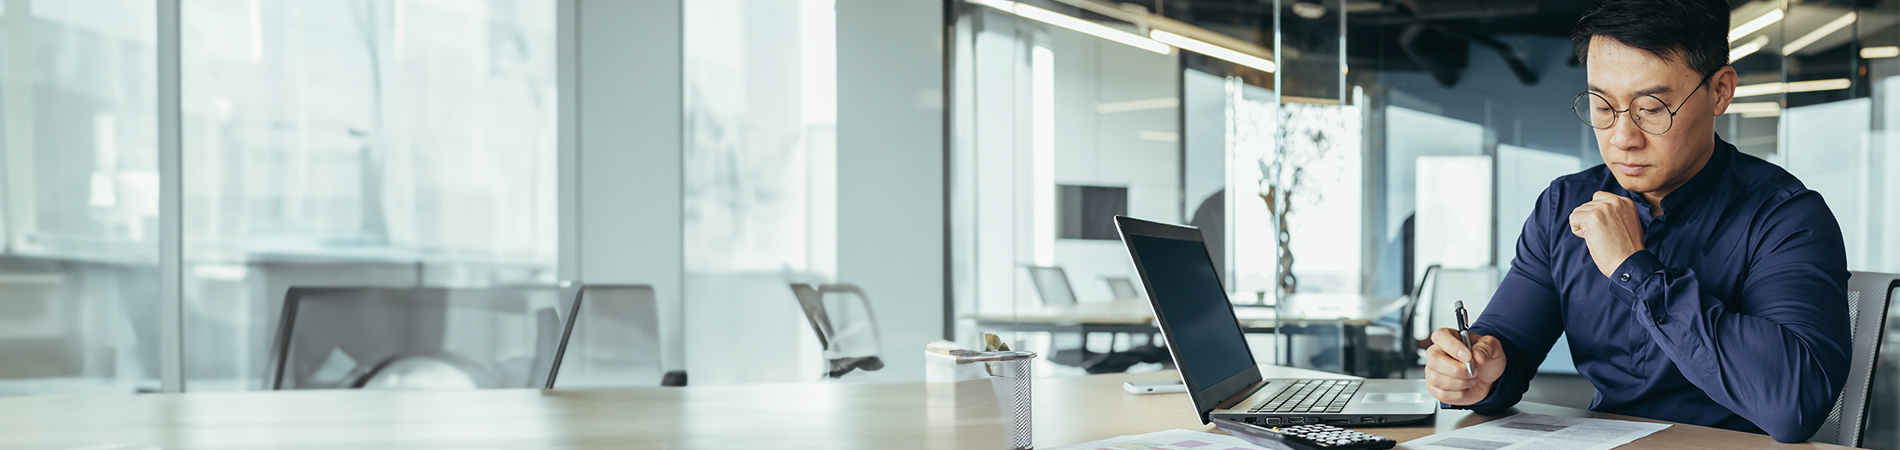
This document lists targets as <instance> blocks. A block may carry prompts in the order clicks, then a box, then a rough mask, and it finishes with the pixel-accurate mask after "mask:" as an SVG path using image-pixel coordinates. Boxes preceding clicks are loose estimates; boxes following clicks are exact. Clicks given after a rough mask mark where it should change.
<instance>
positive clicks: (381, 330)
mask: <svg viewBox="0 0 1900 450" xmlns="http://www.w3.org/2000/svg"><path fill="white" fill-rule="evenodd" d="M579 306H580V298H579V295H578V292H577V289H575V288H573V287H565V286H561V287H557V286H536V287H497V288H422V287H412V288H394V287H391V288H384V287H292V288H290V290H289V291H288V292H287V293H286V294H285V295H284V306H283V316H282V317H283V318H282V320H281V321H280V322H279V323H278V329H277V333H276V338H275V339H274V343H273V345H272V347H271V358H270V366H269V367H268V368H267V369H266V377H267V378H266V380H267V381H268V383H269V386H270V388H271V389H360V388H371V389H489V388H541V389H551V388H553V387H554V379H555V375H556V372H557V369H556V368H557V366H558V365H559V364H560V357H561V350H562V347H563V341H564V339H565V338H566V337H567V336H568V334H569V331H570V330H572V327H573V324H574V320H573V318H574V316H575V313H576V312H577V311H579Z"/></svg>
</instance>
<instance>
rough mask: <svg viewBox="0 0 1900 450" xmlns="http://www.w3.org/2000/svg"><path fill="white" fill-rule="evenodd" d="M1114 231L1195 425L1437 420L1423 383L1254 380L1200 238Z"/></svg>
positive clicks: (1119, 226)
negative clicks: (1144, 295)
mask: <svg viewBox="0 0 1900 450" xmlns="http://www.w3.org/2000/svg"><path fill="white" fill-rule="evenodd" d="M1115 228H1116V230H1118V231H1120V233H1121V237H1122V243H1123V244H1125V245H1126V246H1127V247H1128V256H1129V257H1130V258H1132V259H1133V260H1134V262H1135V271H1136V272H1138V273H1139V274H1140V275H1141V283H1142V284H1143V285H1145V287H1146V288H1147V290H1148V302H1149V305H1150V306H1152V307H1153V308H1154V315H1155V320H1156V321H1158V322H1160V324H1161V333H1162V335H1163V336H1165V337H1166V338H1167V344H1168V354H1169V355H1172V356H1173V357H1174V366H1175V368H1176V369H1178V370H1179V371H1180V373H1181V382H1182V383H1184V384H1186V385H1187V388H1188V395H1189V396H1190V398H1191V399H1192V400H1193V402H1194V409H1195V411H1196V412H1197V413H1199V415H1200V418H1201V423H1203V424H1205V423H1208V421H1209V419H1227V420H1232V421H1236V422H1243V423H1251V424H1256V425H1267V426H1276V425H1310V424H1316V423H1318V424H1331V425H1395V424H1403V423H1409V422H1417V421H1421V420H1425V419H1430V418H1431V417H1432V415H1433V414H1437V413H1438V400H1437V399H1435V398H1433V397H1432V396H1431V394H1430V393H1429V392H1427V391H1426V390H1425V380H1346V379H1337V380H1336V379H1271V380H1269V379H1262V378H1261V375H1260V367H1259V366H1257V365H1255V362H1254V359H1253V351H1252V350H1251V349H1249V348H1248V347H1247V340H1246V338H1244V337H1243V336H1242V335H1241V332H1240V321H1239V319H1237V318H1236V317H1235V316H1234V306H1233V304H1232V303H1231V302H1230V301H1228V299H1227V291H1226V289H1223V288H1222V286H1221V281H1220V276H1219V275H1218V274H1217V273H1216V271H1215V269H1214V261H1213V259H1212V258H1210V257H1209V256H1208V254H1207V247H1206V246H1205V244H1203V243H1202V242H1203V241H1202V240H1201V230H1199V229H1197V228H1194V227H1186V226H1180V225H1170V224H1164V223H1157V222H1149V221H1145V220H1140V219H1134V218H1129V217H1123V216H1116V217H1115Z"/></svg>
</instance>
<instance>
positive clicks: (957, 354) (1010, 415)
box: [924, 341, 1036, 449]
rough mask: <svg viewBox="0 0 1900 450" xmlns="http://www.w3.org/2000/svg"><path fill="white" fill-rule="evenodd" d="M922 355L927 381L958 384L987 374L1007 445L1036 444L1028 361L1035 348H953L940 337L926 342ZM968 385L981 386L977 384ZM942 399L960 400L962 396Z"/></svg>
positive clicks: (1033, 355) (957, 402)
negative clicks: (1031, 412)
mask: <svg viewBox="0 0 1900 450" xmlns="http://www.w3.org/2000/svg"><path fill="white" fill-rule="evenodd" d="M924 356H925V371H924V372H925V373H924V375H925V376H924V378H925V381H926V382H927V383H939V384H944V385H947V384H949V383H957V384H959V385H961V383H960V382H964V381H968V382H971V383H976V382H980V381H982V380H983V379H985V378H988V379H989V380H988V382H989V383H990V388H991V391H992V393H993V394H994V395H995V398H996V406H997V410H998V412H1000V413H1001V416H1000V417H1001V418H1002V422H1003V432H1004V435H1005V436H1004V438H1005V440H1007V441H1008V442H1009V446H1010V447H1011V448H1015V449H1029V448H1033V447H1034V446H1035V439H1034V436H1033V435H1031V434H1030V433H1031V428H1032V425H1033V422H1034V420H1033V417H1034V416H1033V415H1032V414H1030V410H1029V406H1030V403H1031V397H1030V395H1029V394H1030V392H1029V388H1030V384H1031V381H1032V377H1031V372H1030V369H1029V367H1030V366H1029V363H1030V362H1031V361H1032V360H1034V359H1035V358H1036V352H1027V351H995V352H980V351H976V350H965V349H960V348H956V344H955V343H952V342H945V341H939V342H932V343H930V344H929V345H927V346H925V347H924ZM965 386H967V385H965ZM970 387H974V388H976V389H982V388H981V387H980V385H978V386H970ZM951 390H952V391H959V390H961V389H960V388H957V389H951ZM976 392H982V391H980V390H979V391H976ZM971 394H975V393H974V392H973V393H971ZM971 400H975V399H974V398H972V399H971ZM944 402H945V403H950V404H962V401H961V399H952V400H945V401H944Z"/></svg>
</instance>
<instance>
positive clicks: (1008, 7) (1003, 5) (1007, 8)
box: [963, 0, 1016, 12]
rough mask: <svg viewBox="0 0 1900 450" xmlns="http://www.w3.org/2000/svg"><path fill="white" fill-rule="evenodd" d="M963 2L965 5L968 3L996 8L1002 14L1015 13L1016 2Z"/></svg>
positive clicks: (1002, 0) (989, 0) (997, 0)
mask: <svg viewBox="0 0 1900 450" xmlns="http://www.w3.org/2000/svg"><path fill="white" fill-rule="evenodd" d="M963 1H964V2H965V3H970V4H974V5H983V6H988V7H991V8H996V9H999V10H1002V11H1003V12H1014V11H1016V2H1013V1H1010V0H963Z"/></svg>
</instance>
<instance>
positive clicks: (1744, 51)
mask: <svg viewBox="0 0 1900 450" xmlns="http://www.w3.org/2000/svg"><path fill="white" fill-rule="evenodd" d="M1767 45H1768V36H1755V39H1753V40H1750V41H1748V43H1747V44H1742V46H1740V47H1735V49H1734V50H1729V51H1728V62H1729V64H1734V63H1735V61H1738V60H1741V59H1742V57H1744V56H1748V55H1752V54H1755V52H1758V51H1761V48H1762V47H1764V46H1767Z"/></svg>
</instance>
